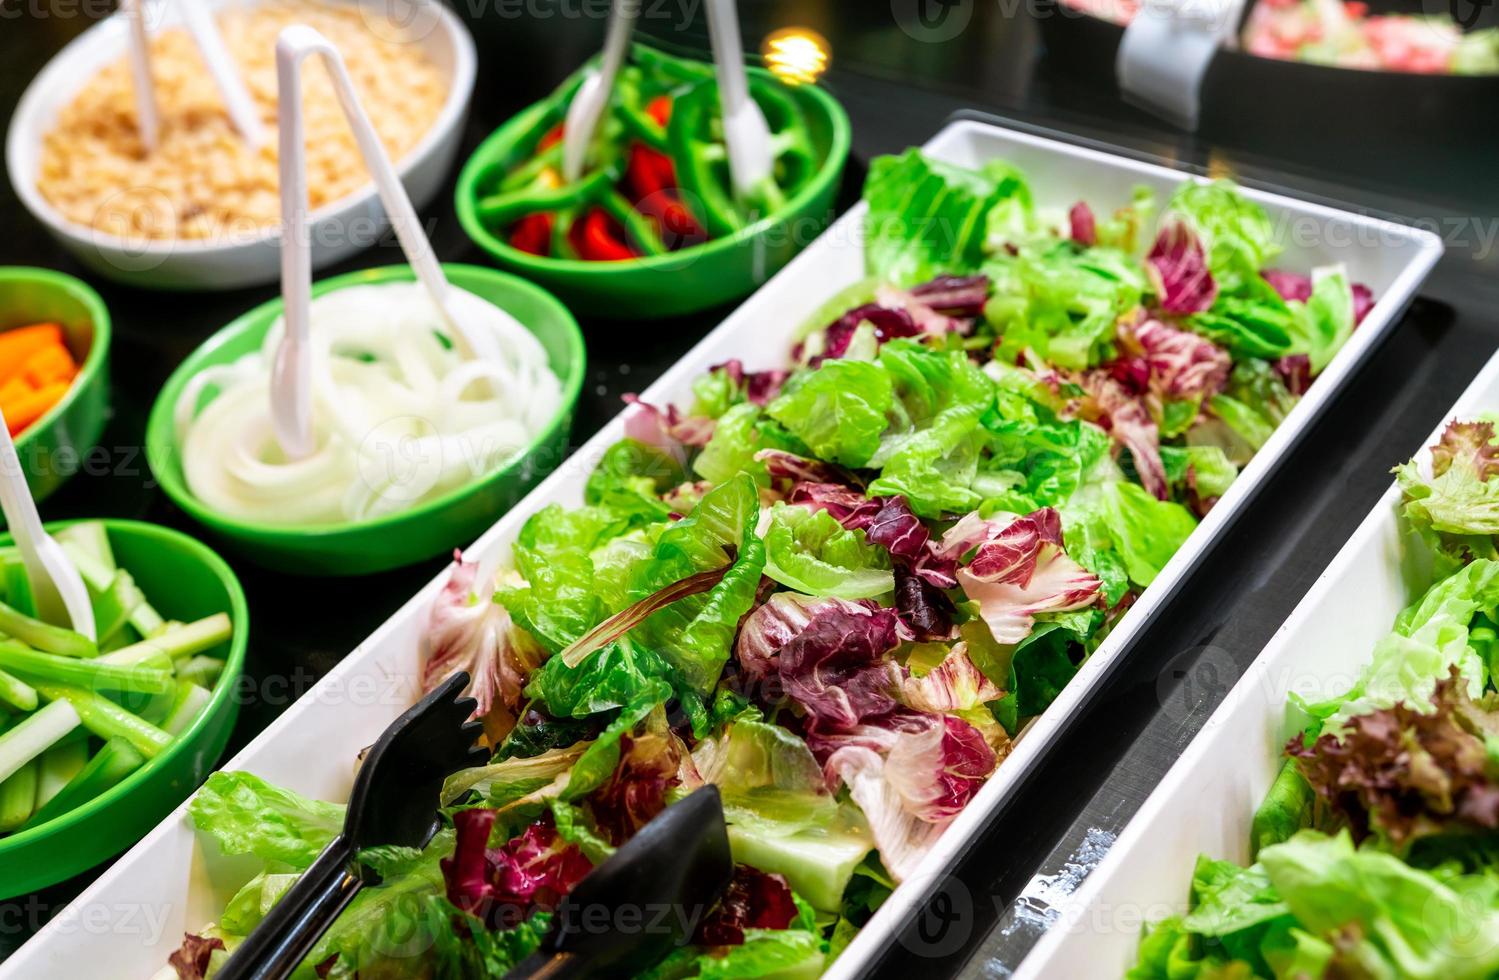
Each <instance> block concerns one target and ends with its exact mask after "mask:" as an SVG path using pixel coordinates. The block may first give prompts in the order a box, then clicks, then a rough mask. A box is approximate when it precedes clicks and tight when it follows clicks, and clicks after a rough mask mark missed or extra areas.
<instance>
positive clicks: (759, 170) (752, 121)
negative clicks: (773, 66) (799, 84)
mask: <svg viewBox="0 0 1499 980" xmlns="http://www.w3.org/2000/svg"><path fill="white" fill-rule="evenodd" d="M707 6H708V36H709V39H710V40H711V41H712V43H713V67H714V69H715V70H716V71H717V73H718V104H719V109H720V111H721V112H722V113H723V135H724V143H725V144H726V145H727V147H728V152H729V178H730V180H731V181H732V182H733V185H734V193H736V194H738V195H739V196H741V197H745V196H748V195H750V194H752V193H754V191H755V188H757V187H759V186H760V185H761V184H762V183H763V182H764V181H765V180H767V179H768V178H769V177H770V172H771V165H772V164H773V163H774V161H773V160H772V158H771V151H770V126H769V125H768V124H767V123H766V122H765V114H764V113H763V112H761V111H760V106H759V104H758V103H756V102H755V100H754V99H752V98H750V94H749V78H748V76H746V75H745V73H744V49H743V47H742V46H741V41H740V38H739V11H738V8H737V7H736V6H735V4H734V0H707Z"/></svg>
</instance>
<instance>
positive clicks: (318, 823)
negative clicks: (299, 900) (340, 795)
mask: <svg viewBox="0 0 1499 980" xmlns="http://www.w3.org/2000/svg"><path fill="white" fill-rule="evenodd" d="M344 809H345V808H344V806H343V804H340V803H324V802H323V801H322V800H313V799H308V798H307V797H305V796H301V795H299V794H297V793H293V792H292V791H291V790H288V789H282V788H281V787H279V786H274V785H272V784H271V783H268V782H266V781H265V780H263V779H261V778H260V777H259V776H256V775H253V774H251V773H248V772H222V771H221V772H216V773H214V774H213V775H211V776H209V777H208V781H207V782H205V783H204V784H203V786H202V787H201V788H200V789H199V790H198V792H197V794H196V795H195V796H194V797H193V799H192V802H191V803H189V804H188V805H187V812H188V816H189V817H190V818H191V819H192V821H193V826H194V827H196V828H197V829H198V831H199V833H202V834H205V835H207V836H208V837H211V838H213V840H215V841H216V842H218V845H219V848H220V849H221V850H222V851H223V852H224V853H225V854H231V855H242V854H250V855H254V856H255V857H257V858H259V859H260V860H262V861H264V862H266V864H267V865H268V866H269V867H270V868H272V869H273V870H278V871H279V870H286V869H292V870H298V871H300V870H304V869H306V868H307V867H308V866H309V865H311V864H312V862H313V860H314V859H315V858H316V857H317V856H318V854H319V853H321V852H322V850H323V848H325V847H327V846H328V842H329V841H331V840H333V838H334V837H336V836H338V834H339V833H340V832H341V831H342V830H343V824H344Z"/></svg>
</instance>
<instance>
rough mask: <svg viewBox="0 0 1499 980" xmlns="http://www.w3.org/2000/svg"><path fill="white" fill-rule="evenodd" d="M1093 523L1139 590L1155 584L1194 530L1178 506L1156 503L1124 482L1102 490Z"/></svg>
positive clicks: (1194, 521) (1189, 517)
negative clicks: (1099, 528)
mask: <svg viewBox="0 0 1499 980" xmlns="http://www.w3.org/2000/svg"><path fill="white" fill-rule="evenodd" d="M1097 519H1098V521H1099V522H1100V523H1101V524H1102V525H1103V527H1104V529H1105V534H1106V535H1107V538H1108V540H1109V542H1110V545H1111V547H1112V548H1113V550H1114V551H1115V552H1116V553H1117V554H1118V555H1119V557H1120V558H1121V559H1122V560H1123V562H1124V568H1125V571H1126V572H1127V573H1128V575H1129V578H1130V581H1132V582H1134V583H1135V584H1136V585H1138V586H1140V587H1141V588H1144V587H1145V586H1148V585H1149V584H1150V583H1151V582H1154V581H1155V578H1156V576H1157V575H1159V574H1160V573H1161V569H1163V568H1165V567H1166V563H1167V562H1168V561H1170V560H1171V556H1172V555H1174V554H1176V552H1177V550H1178V549H1179V548H1181V546H1182V543H1183V542H1185V541H1186V540H1187V537H1188V535H1190V534H1191V533H1192V532H1193V531H1194V530H1196V528H1197V519H1196V518H1195V517H1193V516H1192V512H1191V511H1189V510H1187V509H1186V508H1185V507H1183V506H1182V505H1181V504H1178V503H1174V502H1172V501H1169V500H1157V499H1156V498H1155V497H1153V496H1151V495H1150V493H1149V491H1147V490H1146V489H1145V488H1144V487H1141V486H1139V485H1138V484H1134V483H1128V482H1125V481H1116V482H1113V483H1107V484H1105V485H1104V486H1103V490H1102V507H1101V509H1100V510H1099V512H1098V518H1097Z"/></svg>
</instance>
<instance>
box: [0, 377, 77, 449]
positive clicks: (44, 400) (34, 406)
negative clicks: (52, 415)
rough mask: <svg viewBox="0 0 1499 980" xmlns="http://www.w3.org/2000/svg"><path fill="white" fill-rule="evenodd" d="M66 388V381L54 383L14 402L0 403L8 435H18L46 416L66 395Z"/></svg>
mask: <svg viewBox="0 0 1499 980" xmlns="http://www.w3.org/2000/svg"><path fill="white" fill-rule="evenodd" d="M68 387H69V385H68V383H67V382H66V381H55V382H53V383H52V384H49V385H45V386H43V387H41V388H38V389H36V390H35V391H33V392H29V393H28V394H26V395H25V396H24V397H22V398H18V399H16V400H15V401H12V402H4V403H0V411H4V412H5V425H6V427H7V428H8V429H10V434H11V435H13V436H15V435H20V434H21V432H22V431H24V430H25V429H26V428H27V427H28V426H30V425H31V423H33V422H35V421H36V420H37V419H39V418H41V417H42V416H43V415H46V414H47V412H48V411H50V410H51V408H52V406H53V405H56V404H57V403H58V402H59V401H61V400H62V397H63V396H64V395H66V394H67V393H68Z"/></svg>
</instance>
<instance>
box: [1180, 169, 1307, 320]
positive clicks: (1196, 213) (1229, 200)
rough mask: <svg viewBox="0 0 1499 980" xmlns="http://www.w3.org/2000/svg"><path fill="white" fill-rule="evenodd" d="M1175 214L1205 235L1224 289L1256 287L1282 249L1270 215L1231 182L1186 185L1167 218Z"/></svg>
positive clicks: (1210, 259)
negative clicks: (1261, 273) (1264, 269)
mask: <svg viewBox="0 0 1499 980" xmlns="http://www.w3.org/2000/svg"><path fill="white" fill-rule="evenodd" d="M1173 218H1179V219H1183V220H1185V221H1186V222H1187V224H1188V225H1190V226H1191V227H1192V229H1193V230H1194V231H1196V232H1197V234H1198V236H1199V237H1201V238H1202V240H1203V243H1204V245H1205V247H1206V248H1207V256H1208V271H1210V272H1211V273H1212V274H1213V280H1214V282H1216V283H1217V284H1218V290H1219V292H1220V294H1223V293H1228V294H1232V293H1237V292H1239V291H1240V290H1241V289H1244V288H1252V287H1254V286H1255V283H1256V281H1258V280H1259V279H1260V270H1261V269H1263V268H1265V266H1266V264H1267V263H1269V261H1270V260H1271V259H1273V258H1274V257H1275V256H1277V255H1279V254H1280V246H1279V245H1277V244H1276V242H1275V226H1274V225H1273V224H1272V223H1271V221H1270V215H1269V214H1268V213H1266V211H1265V209H1264V208H1263V207H1261V206H1260V205H1258V204H1256V203H1255V202H1253V201H1251V200H1249V198H1247V197H1245V196H1244V194H1243V192H1242V191H1241V190H1240V189H1239V188H1238V187H1237V186H1236V185H1235V184H1234V183H1233V182H1232V181H1228V180H1216V181H1213V182H1212V183H1209V184H1202V183H1197V182H1195V181H1189V182H1187V183H1184V184H1182V185H1181V187H1179V188H1178V189H1177V191H1176V193H1175V194H1173V195H1172V196H1171V200H1170V201H1168V202H1167V204H1166V211H1165V214H1164V215H1163V216H1162V221H1163V222H1165V221H1168V220H1171V219H1173Z"/></svg>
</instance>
